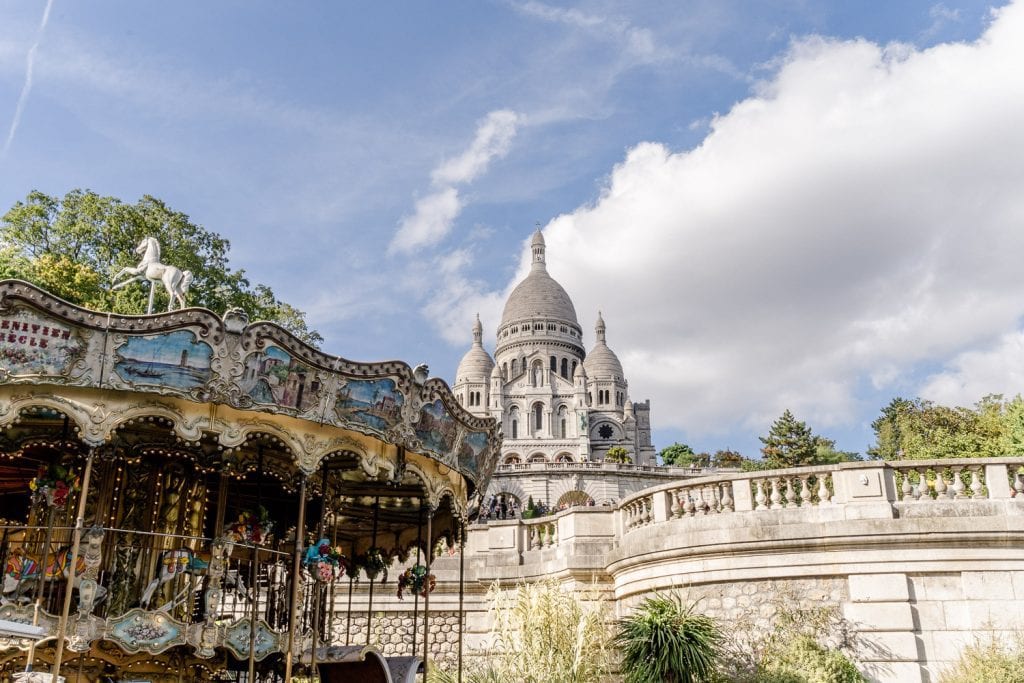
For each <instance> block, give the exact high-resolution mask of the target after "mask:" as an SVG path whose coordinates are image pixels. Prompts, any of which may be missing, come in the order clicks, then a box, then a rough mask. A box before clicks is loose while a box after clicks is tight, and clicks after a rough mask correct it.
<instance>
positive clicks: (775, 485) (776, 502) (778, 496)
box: [771, 477, 782, 510]
mask: <svg viewBox="0 0 1024 683" xmlns="http://www.w3.org/2000/svg"><path fill="white" fill-rule="evenodd" d="M771 486H772V495H771V501H772V504H771V509H772V510H778V509H779V508H781V507H782V492H781V491H780V490H779V489H780V488H781V484H780V479H779V478H778V477H775V478H774V479H772V480H771Z"/></svg>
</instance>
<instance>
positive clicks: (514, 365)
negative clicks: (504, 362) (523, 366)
mask: <svg viewBox="0 0 1024 683" xmlns="http://www.w3.org/2000/svg"><path fill="white" fill-rule="evenodd" d="M518 374H519V361H518V360H516V359H515V358H513V359H512V376H513V377H515V376H516V375H518Z"/></svg>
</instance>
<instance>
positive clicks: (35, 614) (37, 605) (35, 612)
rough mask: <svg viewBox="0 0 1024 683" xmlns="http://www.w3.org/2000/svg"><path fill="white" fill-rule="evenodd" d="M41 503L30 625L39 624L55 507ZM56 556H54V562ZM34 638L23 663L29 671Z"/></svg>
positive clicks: (33, 655)
mask: <svg viewBox="0 0 1024 683" xmlns="http://www.w3.org/2000/svg"><path fill="white" fill-rule="evenodd" d="M43 505H46V506H47V513H46V540H45V541H43V559H42V561H41V562H40V563H39V579H38V580H37V581H36V597H35V602H34V603H33V607H32V625H33V626H38V625H39V611H40V610H41V609H42V608H43V604H42V602H43V585H44V584H45V583H46V568H47V567H48V566H50V544H51V543H52V542H53V517H54V515H55V514H56V511H57V508H56V506H55V505H51V504H48V503H46V502H44V503H43ZM56 561H57V558H54V562H56ZM36 642H37V641H36V640H33V641H32V645H30V646H29V649H28V661H27V662H26V664H25V671H31V670H32V665H33V664H34V663H35V660H36Z"/></svg>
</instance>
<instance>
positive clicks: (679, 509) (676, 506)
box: [669, 491, 683, 519]
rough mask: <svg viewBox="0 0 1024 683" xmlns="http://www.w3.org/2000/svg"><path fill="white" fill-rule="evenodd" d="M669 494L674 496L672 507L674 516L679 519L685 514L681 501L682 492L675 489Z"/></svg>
mask: <svg viewBox="0 0 1024 683" xmlns="http://www.w3.org/2000/svg"><path fill="white" fill-rule="evenodd" d="M669 495H671V496H672V508H671V513H672V517H673V518H675V519H679V518H680V517H682V516H683V505H682V503H680V502H679V496H681V495H682V493H681V491H673V492H672V493H671V494H669Z"/></svg>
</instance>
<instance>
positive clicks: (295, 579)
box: [284, 474, 306, 681]
mask: <svg viewBox="0 0 1024 683" xmlns="http://www.w3.org/2000/svg"><path fill="white" fill-rule="evenodd" d="M305 527H306V475H305V474H303V475H302V479H301V480H300V482H299V519H298V522H297V523H296V524H295V561H294V563H293V564H292V595H291V605H290V607H289V618H288V652H287V653H286V654H285V657H284V680H286V681H290V680H292V660H293V658H294V657H295V630H296V626H297V625H298V623H299V572H300V570H301V568H302V541H301V540H300V539H302V538H303V537H304V536H305V533H306V532H305Z"/></svg>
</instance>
